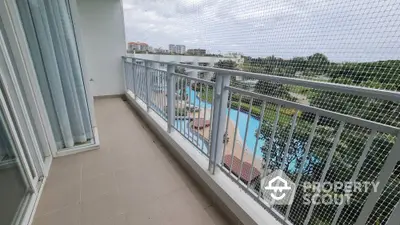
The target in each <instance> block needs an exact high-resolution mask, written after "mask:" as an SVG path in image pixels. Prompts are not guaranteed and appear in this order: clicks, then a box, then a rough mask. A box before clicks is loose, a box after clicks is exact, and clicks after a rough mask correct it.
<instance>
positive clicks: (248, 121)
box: [237, 97, 254, 182]
mask: <svg viewBox="0 0 400 225" xmlns="http://www.w3.org/2000/svg"><path fill="white" fill-rule="evenodd" d="M253 100H254V98H253V97H251V99H250V109H249V113H248V114H247V122H246V129H245V132H244V139H243V146H242V154H241V156H240V169H239V176H238V179H237V180H238V181H240V177H241V176H242V169H243V160H244V159H243V157H244V152H245V151H246V141H247V133H248V131H249V123H250V118H251V111H252V109H253ZM238 113H239V112H238ZM249 182H250V181H249Z"/></svg>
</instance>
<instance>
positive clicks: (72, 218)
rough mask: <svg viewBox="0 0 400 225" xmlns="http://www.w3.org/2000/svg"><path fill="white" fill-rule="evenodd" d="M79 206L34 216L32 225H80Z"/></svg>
mask: <svg viewBox="0 0 400 225" xmlns="http://www.w3.org/2000/svg"><path fill="white" fill-rule="evenodd" d="M80 210H81V208H80V205H70V206H68V207H66V208H63V209H60V210H58V211H55V212H53V213H50V214H47V215H43V216H36V217H35V220H34V222H33V225H55V224H57V225H80V221H79V219H80Z"/></svg>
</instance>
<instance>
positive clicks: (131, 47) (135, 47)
mask: <svg viewBox="0 0 400 225" xmlns="http://www.w3.org/2000/svg"><path fill="white" fill-rule="evenodd" d="M148 50H149V45H148V44H147V43H145V42H139V41H138V42H128V52H133V51H139V52H145V51H148Z"/></svg>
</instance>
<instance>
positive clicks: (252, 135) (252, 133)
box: [186, 87, 265, 157]
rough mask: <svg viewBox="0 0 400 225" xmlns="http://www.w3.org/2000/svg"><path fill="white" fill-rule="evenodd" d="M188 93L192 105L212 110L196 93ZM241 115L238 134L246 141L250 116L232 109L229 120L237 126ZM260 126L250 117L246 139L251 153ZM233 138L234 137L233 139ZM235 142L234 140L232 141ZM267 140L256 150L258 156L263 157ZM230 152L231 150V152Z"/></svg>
mask: <svg viewBox="0 0 400 225" xmlns="http://www.w3.org/2000/svg"><path fill="white" fill-rule="evenodd" d="M186 93H188V95H189V98H190V104H192V105H196V106H199V104H200V107H202V108H204V107H206V108H211V104H210V103H208V102H205V101H202V100H201V99H200V98H199V97H198V96H197V93H196V91H193V90H191V89H190V88H189V87H187V88H186ZM238 113H239V125H238V132H239V134H240V137H241V139H242V141H244V136H245V132H246V123H247V118H248V116H249V115H248V114H247V113H244V112H238V110H236V109H231V111H230V113H229V118H230V119H231V120H232V121H233V122H234V123H235V124H236V118H237V116H238ZM226 114H228V110H227V111H226ZM259 125H260V121H259V120H258V119H256V118H254V117H252V116H251V117H250V121H249V127H248V132H247V139H246V148H247V149H248V150H250V151H254V148H255V145H256V132H257V129H258V127H259ZM231 138H233V137H231ZM232 140H233V139H232ZM264 144H265V140H259V141H258V144H257V149H256V155H257V156H260V157H261V156H262V153H261V147H262V146H264ZM229 151H230V150H229Z"/></svg>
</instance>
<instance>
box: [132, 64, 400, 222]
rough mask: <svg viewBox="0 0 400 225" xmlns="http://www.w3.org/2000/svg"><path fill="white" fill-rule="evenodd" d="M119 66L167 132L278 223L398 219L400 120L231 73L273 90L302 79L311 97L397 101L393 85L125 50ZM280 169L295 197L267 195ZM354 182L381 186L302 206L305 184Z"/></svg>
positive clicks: (399, 98)
mask: <svg viewBox="0 0 400 225" xmlns="http://www.w3.org/2000/svg"><path fill="white" fill-rule="evenodd" d="M158 63H162V64H166V65H167V71H163V70H160V69H156V68H155V67H154V66H153V65H154V64H158ZM124 66H125V81H126V89H127V90H130V91H132V92H133V93H134V95H135V98H139V99H140V100H142V101H143V102H145V103H146V104H147V108H148V110H153V111H155V112H156V113H158V114H159V115H160V116H161V117H162V118H164V119H165V120H166V121H167V123H168V132H174V130H175V131H177V132H179V133H180V134H181V135H182V136H184V137H185V138H186V139H187V140H188V141H190V142H191V143H192V144H193V145H194V146H196V147H197V148H198V149H199V151H201V152H203V153H204V154H205V155H206V156H207V158H208V159H209V171H210V173H211V174H214V173H215V170H216V169H217V168H219V169H220V170H221V171H223V172H224V173H225V174H226V175H227V176H229V177H230V178H232V180H233V181H235V182H237V184H238V185H239V186H240V187H242V188H243V190H245V191H246V192H247V193H248V194H249V195H250V196H251V197H253V198H254V200H255V204H256V202H257V203H258V204H261V205H262V206H263V207H264V208H265V209H266V210H268V211H269V212H270V213H272V214H273V215H274V216H275V217H276V218H277V219H278V220H279V221H281V222H282V223H283V224H357V225H363V224H371V225H372V224H390V225H392V224H395V223H397V220H396V219H394V218H395V217H396V216H398V215H396V212H398V211H399V206H398V205H399V200H400V190H399V188H398V187H399V186H400V163H399V161H400V141H398V140H399V138H400V129H399V127H397V126H393V125H392V124H398V123H397V122H398V121H387V122H386V121H384V122H381V120H382V118H381V119H380V120H379V121H378V120H373V119H369V117H363V116H358V115H359V114H350V113H349V114H347V113H343V112H347V111H343V112H338V111H334V110H329V109H327V108H323V107H317V106H315V105H307V104H303V103H299V102H296V101H295V100H292V98H290V97H284V96H283V95H282V94H276V93H277V92H271V91H266V92H264V94H262V93H257V91H252V90H245V89H243V88H241V87H238V86H236V85H235V82H234V80H233V79H232V78H231V77H233V76H241V77H246V78H247V79H253V80H256V82H260V81H266V82H273V87H274V88H275V89H274V91H276V90H278V89H277V88H276V87H280V88H281V89H285V90H286V89H290V88H291V87H293V86H295V87H307V88H310V90H312V91H313V94H312V96H313V97H314V98H315V96H316V95H318V96H324V94H326V93H333V92H335V93H339V94H341V95H340V96H341V97H342V98H343V99H347V100H348V99H352V98H353V97H352V96H354V98H357V99H358V100H359V99H363V101H364V100H367V101H366V102H370V103H371V104H375V103H377V102H379V101H384V102H385V103H387V102H390V103H393V104H399V103H400V93H399V92H392V91H386V90H378V89H371V88H364V87H356V86H348V85H341V84H332V83H327V82H316V81H311V80H301V79H296V78H289V77H280V76H272V75H265V74H256V73H248V72H242V71H237V70H226V69H221V68H210V67H202V66H193V65H187V64H180V63H174V62H158V61H151V60H143V59H135V58H129V57H124ZM178 67H179V68H186V69H195V70H201V71H207V72H214V73H215V82H213V81H208V80H204V79H200V78H198V77H196V76H193V75H192V76H188V75H185V74H180V73H177V72H176V71H178V70H177V68H178ZM191 74H195V73H193V72H192V73H191ZM268 85H270V83H268ZM266 87H269V86H266ZM282 87H285V88H282ZM279 90H280V89H279ZM290 90H294V89H290ZM265 93H267V94H265ZM269 93H271V94H269ZM286 96H288V95H287V93H286ZM326 100H327V101H328V100H329V99H326ZM170 106H173V107H170ZM397 109H399V108H397ZM357 113H360V110H358V111H357ZM360 115H364V113H361V114H360ZM276 170H282V171H284V172H285V174H286V175H287V176H288V177H289V178H290V179H291V180H292V181H293V183H294V184H295V187H296V188H295V190H294V192H292V194H291V196H292V199H293V201H292V204H289V205H279V204H276V202H275V200H273V199H270V197H268V196H267V195H266V194H265V193H264V187H265V185H266V181H267V180H266V179H267V178H268V175H269V174H272V172H273V171H276ZM355 181H361V182H377V181H378V182H379V185H378V186H377V188H376V189H372V188H371V187H369V188H367V189H366V190H365V191H363V192H356V191H354V190H353V191H352V192H351V194H352V196H353V197H351V201H350V202H349V203H347V204H344V203H342V204H333V205H322V204H314V203H311V204H304V201H303V200H304V199H303V196H304V194H305V193H306V187H305V186H304V184H305V183H306V182H316V183H319V184H324V183H327V182H331V183H332V182H350V183H351V182H353V183H354V182H355ZM315 193H316V194H321V193H320V191H318V190H317V191H315V192H314V194H315ZM325 194H326V195H327V196H331V197H334V196H337V195H340V196H343V194H344V192H343V191H341V190H339V191H337V192H331V193H328V194H327V193H325ZM392 212H393V213H392Z"/></svg>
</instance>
